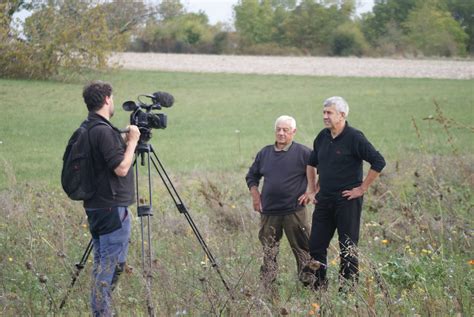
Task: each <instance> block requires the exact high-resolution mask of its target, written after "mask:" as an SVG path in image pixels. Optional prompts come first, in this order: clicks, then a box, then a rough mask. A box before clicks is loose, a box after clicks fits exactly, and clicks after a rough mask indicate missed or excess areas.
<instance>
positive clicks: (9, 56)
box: [0, 0, 474, 78]
mask: <svg viewBox="0 0 474 317" xmlns="http://www.w3.org/2000/svg"><path fill="white" fill-rule="evenodd" d="M356 5H357V3H356V1H355V0H300V1H297V0H239V1H238V2H237V4H236V5H234V6H233V15H234V25H227V24H224V23H217V24H215V25H211V24H210V23H209V19H208V17H207V15H206V14H205V13H204V12H198V13H194V12H187V10H186V8H185V6H184V5H183V3H182V2H181V1H180V0H161V1H160V2H158V3H152V4H151V3H150V2H149V1H129V0H128V1H127V0H118V1H104V0H102V1H101V0H95V1H91V0H29V1H28V0H9V1H7V2H4V3H1V4H0V72H1V73H0V76H2V77H5V76H8V77H28V78H50V77H52V76H53V77H54V76H57V75H58V74H61V73H62V72H63V73H64V71H66V70H67V71H72V72H78V71H83V70H87V69H89V68H92V69H100V68H104V67H106V64H107V63H106V62H107V57H108V54H109V53H110V52H111V51H120V50H129V51H138V52H168V53H203V54H253V55H315V56H321V55H322V56H407V57H417V56H444V57H452V56H461V57H464V56H467V55H472V54H473V52H474V1H472V0H375V4H374V6H373V9H372V11H371V12H368V13H364V14H362V15H360V16H359V15H356ZM21 10H28V11H30V12H31V15H30V16H29V17H28V18H26V19H25V20H24V21H23V22H21V21H17V20H15V19H14V16H15V13H17V12H19V11H21Z"/></svg>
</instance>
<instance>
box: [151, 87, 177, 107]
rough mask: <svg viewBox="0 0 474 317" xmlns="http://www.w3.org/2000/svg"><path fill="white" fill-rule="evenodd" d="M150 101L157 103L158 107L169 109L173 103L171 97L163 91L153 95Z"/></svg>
mask: <svg viewBox="0 0 474 317" xmlns="http://www.w3.org/2000/svg"><path fill="white" fill-rule="evenodd" d="M152 99H153V101H154V102H156V103H159V104H160V106H162V107H165V108H169V107H171V106H172V105H173V103H174V97H173V95H171V94H169V93H167V92H163V91H157V92H155V93H153V96H152Z"/></svg>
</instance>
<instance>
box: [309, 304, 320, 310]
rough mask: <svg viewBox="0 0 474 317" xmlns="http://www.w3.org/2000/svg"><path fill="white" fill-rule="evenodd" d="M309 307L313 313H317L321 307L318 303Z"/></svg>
mask: <svg viewBox="0 0 474 317" xmlns="http://www.w3.org/2000/svg"><path fill="white" fill-rule="evenodd" d="M311 306H313V308H314V310H315V311H318V310H319V308H320V307H321V306H320V305H319V304H318V303H312V304H311Z"/></svg>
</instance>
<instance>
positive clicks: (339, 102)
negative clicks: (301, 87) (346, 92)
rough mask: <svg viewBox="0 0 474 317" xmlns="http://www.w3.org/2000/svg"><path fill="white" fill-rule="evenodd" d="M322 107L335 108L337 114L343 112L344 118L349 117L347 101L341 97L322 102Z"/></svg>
mask: <svg viewBox="0 0 474 317" xmlns="http://www.w3.org/2000/svg"><path fill="white" fill-rule="evenodd" d="M323 106H324V107H331V106H334V107H336V110H337V111H339V112H344V113H345V114H346V118H347V116H348V115H349V105H348V104H347V101H345V100H344V98H342V97H338V96H334V97H330V98H328V99H326V100H324V103H323Z"/></svg>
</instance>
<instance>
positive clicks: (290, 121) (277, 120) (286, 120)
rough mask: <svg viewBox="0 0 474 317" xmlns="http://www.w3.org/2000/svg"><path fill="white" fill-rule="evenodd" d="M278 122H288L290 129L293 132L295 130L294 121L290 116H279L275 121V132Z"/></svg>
mask: <svg viewBox="0 0 474 317" xmlns="http://www.w3.org/2000/svg"><path fill="white" fill-rule="evenodd" d="M280 122H288V123H289V124H290V127H291V128H292V129H293V130H294V129H296V120H295V118H293V117H290V116H280V117H278V118H277V119H276V121H275V131H276V129H277V125H278V123H280Z"/></svg>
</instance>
